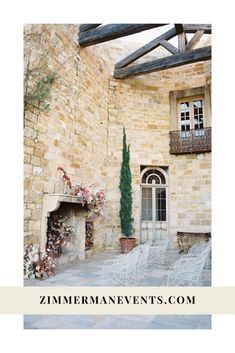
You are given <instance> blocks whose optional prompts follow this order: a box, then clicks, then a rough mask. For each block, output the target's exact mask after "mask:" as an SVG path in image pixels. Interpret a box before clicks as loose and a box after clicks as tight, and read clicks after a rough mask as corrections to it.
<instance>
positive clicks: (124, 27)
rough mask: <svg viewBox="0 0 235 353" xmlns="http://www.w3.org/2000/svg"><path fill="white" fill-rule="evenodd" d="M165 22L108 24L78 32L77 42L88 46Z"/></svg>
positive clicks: (162, 24) (161, 24)
mask: <svg viewBox="0 0 235 353" xmlns="http://www.w3.org/2000/svg"><path fill="white" fill-rule="evenodd" d="M165 24H166V23H160V24H159V23H158V24H156V23H154V24H150V23H147V24H123V23H121V24H108V25H105V26H101V27H98V28H95V29H90V30H89V31H86V32H82V33H80V36H79V44H80V46H82V47H88V46H89V45H94V44H98V43H102V42H106V41H108V40H113V39H116V38H120V37H124V36H129V35H130V34H134V33H138V32H142V31H146V30H148V29H151V28H155V27H160V26H164V25H165Z"/></svg>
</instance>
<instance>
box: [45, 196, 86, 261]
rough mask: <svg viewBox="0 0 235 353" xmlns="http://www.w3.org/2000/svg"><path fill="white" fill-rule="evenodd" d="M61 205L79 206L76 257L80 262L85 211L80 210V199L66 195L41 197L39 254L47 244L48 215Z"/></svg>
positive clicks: (83, 238)
mask: <svg viewBox="0 0 235 353" xmlns="http://www.w3.org/2000/svg"><path fill="white" fill-rule="evenodd" d="M61 203H69V204H80V205H81V211H79V214H78V215H77V218H78V220H79V239H78V249H77V250H78V257H79V259H80V260H83V259H85V233H86V230H85V219H86V214H87V212H86V210H84V209H82V202H81V198H80V197H78V196H74V195H68V194H55V193H54V194H48V193H45V194H44V195H43V205H42V222H41V240H40V253H43V252H44V251H45V248H46V243H47V222H48V217H49V216H50V213H51V212H53V211H56V210H58V208H59V207H60V205H61Z"/></svg>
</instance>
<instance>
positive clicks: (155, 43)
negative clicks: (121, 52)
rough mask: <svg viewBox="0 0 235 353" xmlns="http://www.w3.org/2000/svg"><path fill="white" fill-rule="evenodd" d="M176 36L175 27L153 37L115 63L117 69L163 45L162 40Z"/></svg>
mask: <svg viewBox="0 0 235 353" xmlns="http://www.w3.org/2000/svg"><path fill="white" fill-rule="evenodd" d="M175 36H176V30H175V28H172V29H170V30H169V31H167V32H165V33H163V34H162V35H160V36H159V37H157V38H155V39H153V40H152V41H151V42H149V43H147V44H145V45H144V46H143V47H140V48H139V49H137V50H136V51H134V52H133V53H131V54H130V55H128V56H127V57H126V58H124V59H122V60H121V61H119V62H118V63H117V64H116V65H115V69H120V68H122V67H125V66H127V65H129V64H130V63H132V62H133V61H135V60H137V59H139V58H140V57H142V56H144V55H145V54H147V53H149V52H150V51H152V50H154V49H155V48H157V47H158V46H160V45H161V41H163V40H168V39H171V38H173V37H175Z"/></svg>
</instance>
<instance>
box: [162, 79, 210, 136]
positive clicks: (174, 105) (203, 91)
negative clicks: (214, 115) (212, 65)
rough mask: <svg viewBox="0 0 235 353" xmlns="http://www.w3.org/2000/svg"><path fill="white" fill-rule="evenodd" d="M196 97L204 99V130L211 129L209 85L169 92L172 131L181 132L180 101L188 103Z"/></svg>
mask: <svg viewBox="0 0 235 353" xmlns="http://www.w3.org/2000/svg"><path fill="white" fill-rule="evenodd" d="M194 97H203V101H204V107H203V108H204V111H203V113H204V128H207V127H211V86H210V84H207V85H205V86H199V87H194V88H188V89H183V90H174V91H170V92H169V104H170V119H171V127H170V130H171V131H180V130H179V112H178V101H179V100H181V101H187V99H190V98H194Z"/></svg>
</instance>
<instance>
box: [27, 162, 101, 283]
mask: <svg viewBox="0 0 235 353" xmlns="http://www.w3.org/2000/svg"><path fill="white" fill-rule="evenodd" d="M57 170H58V171H61V172H62V181H63V182H64V184H65V185H66V186H67V190H68V194H69V195H74V196H78V197H79V198H80V199H81V204H82V206H83V207H85V208H86V210H87V211H88V218H90V220H93V219H94V218H96V217H100V216H102V215H103V207H104V206H105V193H104V190H101V189H98V190H94V189H91V188H87V187H84V186H82V185H73V184H72V181H71V179H70V177H69V176H68V175H67V173H66V171H65V170H64V169H63V168H62V167H58V169H57ZM64 221H65V218H64V217H62V216H60V215H58V214H54V215H51V217H50V218H49V221H48V228H47V244H46V250H45V252H44V253H43V255H42V257H41V258H40V257H39V249H38V246H36V245H33V244H29V245H26V246H25V248H24V278H47V277H49V276H52V275H54V268H55V266H56V263H57V259H58V257H59V256H61V255H62V252H63V250H62V249H66V247H69V246H70V245H71V243H72V242H74V241H75V230H74V228H73V227H69V226H66V225H65V224H64ZM93 233H94V225H93V222H92V221H90V222H87V225H86V234H87V236H86V244H85V246H86V249H87V250H88V249H90V248H91V247H92V245H93Z"/></svg>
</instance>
